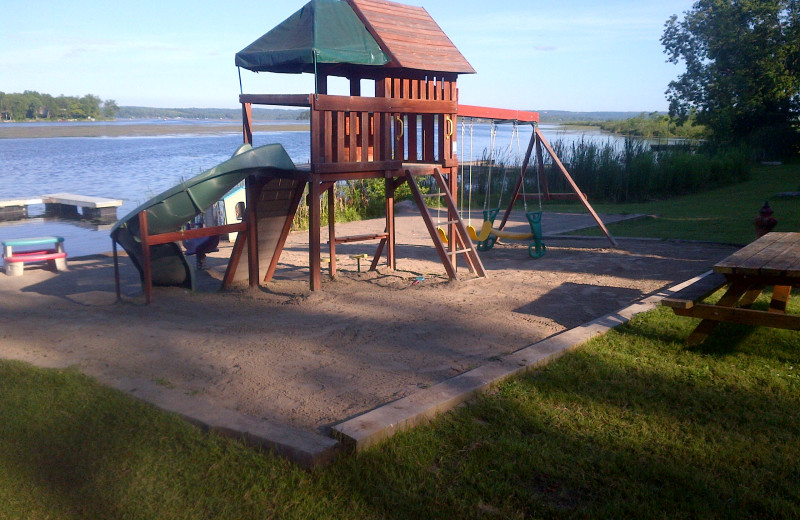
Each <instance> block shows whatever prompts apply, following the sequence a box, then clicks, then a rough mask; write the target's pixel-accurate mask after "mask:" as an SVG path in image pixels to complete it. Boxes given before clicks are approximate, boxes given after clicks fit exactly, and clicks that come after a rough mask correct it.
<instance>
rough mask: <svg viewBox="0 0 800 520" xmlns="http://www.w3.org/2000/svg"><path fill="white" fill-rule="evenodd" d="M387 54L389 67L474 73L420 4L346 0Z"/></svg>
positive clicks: (376, 0)
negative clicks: (417, 5)
mask: <svg viewBox="0 0 800 520" xmlns="http://www.w3.org/2000/svg"><path fill="white" fill-rule="evenodd" d="M346 1H347V3H348V4H350V6H351V7H352V8H353V11H355V13H356V15H358V17H359V18H360V19H361V21H362V22H364V25H365V26H366V28H367V30H368V31H369V33H370V34H372V36H373V38H375V40H376V41H377V42H378V45H380V47H381V49H382V50H383V52H384V53H386V54H387V55H388V56H389V58H390V60H391V61H390V62H389V64H388V65H386V66H388V67H401V68H407V69H416V70H424V71H435V72H451V73H456V74H474V73H475V69H473V68H472V66H471V65H470V64H469V62H468V61H467V60H466V58H464V56H463V55H462V54H461V52H459V50H458V49H457V48H456V46H455V45H453V42H452V41H450V38H448V37H447V35H446V34H445V33H444V31H442V28H441V27H439V24H437V23H436V22H435V21H434V20H433V18H431V15H429V14H428V11H426V10H425V9H424V8H422V7H415V6H410V5H404V4H399V3H396V2H387V1H386V0H346Z"/></svg>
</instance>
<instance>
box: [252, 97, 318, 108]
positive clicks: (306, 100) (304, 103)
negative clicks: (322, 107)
mask: <svg viewBox="0 0 800 520" xmlns="http://www.w3.org/2000/svg"><path fill="white" fill-rule="evenodd" d="M313 97H314V94H240V95H239V102H240V103H251V104H253V105H276V106H284V107H306V108H308V107H311V102H312V99H313Z"/></svg>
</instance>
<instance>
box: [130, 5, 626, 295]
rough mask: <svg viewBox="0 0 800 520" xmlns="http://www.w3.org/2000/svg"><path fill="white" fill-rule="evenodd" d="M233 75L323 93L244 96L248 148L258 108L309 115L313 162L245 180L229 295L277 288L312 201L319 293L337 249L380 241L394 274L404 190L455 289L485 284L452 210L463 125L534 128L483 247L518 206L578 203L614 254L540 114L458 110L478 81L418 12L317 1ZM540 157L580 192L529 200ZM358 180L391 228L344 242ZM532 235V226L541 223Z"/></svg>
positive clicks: (313, 279)
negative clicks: (346, 207)
mask: <svg viewBox="0 0 800 520" xmlns="http://www.w3.org/2000/svg"><path fill="white" fill-rule="evenodd" d="M236 65H237V66H238V67H239V68H240V78H241V68H244V69H247V70H251V71H255V72H277V73H310V74H313V75H314V81H315V92H313V93H311V94H246V93H243V92H242V93H241V95H240V96H239V99H240V102H241V105H242V119H243V138H244V141H245V143H250V144H252V143H253V130H252V129H253V117H252V107H253V105H271V106H290V107H303V108H307V109H309V110H310V116H311V121H310V126H311V139H310V143H311V153H310V159H311V161H310V164H308V165H304V166H298V167H297V168H296V169H293V170H283V171H272V172H270V173H268V174H260V175H250V176H248V177H247V178H246V182H245V184H246V207H247V211H246V213H245V216H244V220H243V222H242V224H241V225H240V226H239V228H240V229H238V230H241V231H243V232H240V233H238V236H237V239H236V242H235V244H234V247H233V251H232V253H231V258H230V261H229V263H228V269H227V272H226V273H225V276H224V279H223V287H224V286H225V285H227V284H230V283H232V282H234V281H245V280H249V284H250V285H251V286H257V285H259V284H260V283H262V282H268V281H270V280H271V279H272V277H273V275H274V273H275V270H276V267H277V266H278V260H279V258H280V255H281V252H282V250H283V247H284V244H285V242H286V239H287V236H288V234H289V231H290V228H291V225H292V220H293V218H294V216H295V212H296V211H297V208H298V206H299V204H301V203H302V202H303V195H304V193H306V194H307V196H306V197H307V198H306V201H305V203H306V204H308V208H309V268H310V288H311V290H317V289H320V287H321V283H322V276H321V272H322V263H323V260H327V261H328V262H329V263H330V265H329V268H330V274H331V276H335V275H336V269H337V266H336V247H337V245H339V244H344V243H349V242H356V241H369V240H371V241H377V247H376V251H375V254H374V256H373V258H372V262H371V266H370V268H371V269H374V268H375V267H376V266H377V264H378V263H379V262H380V260H381V258H382V257H383V256H384V255H385V257H386V264H387V265H388V267H389V268H392V269H394V268H395V263H396V258H395V215H394V199H395V192H396V190H397V189H398V187H400V186H401V185H402V184H404V183H407V184H408V186H409V187H410V189H411V193H412V195H413V199H414V201H415V203H416V205H417V207H418V208H419V211H420V213H421V215H422V218H423V220H424V222H425V225H426V227H427V229H428V232H429V233H430V236H431V240H432V241H433V244H434V246H435V248H436V251H437V252H438V255H439V258H440V259H441V262H442V265H443V266H444V269H445V271H446V273H447V276H448V277H449V278H451V279H454V278H456V271H457V263H458V262H457V258H458V257H459V256H462V257H463V260H465V262H466V267H468V268H469V270H470V271H471V272H472V273H474V275H475V276H478V277H483V276H486V271H485V270H484V267H483V264H482V262H481V259H480V257H479V256H478V254H477V251H476V246H475V245H474V244H473V239H479V238H481V236H480V235H479V233H478V232H477V231H471V230H468V229H467V226H466V225H465V223H464V221H463V220H462V218H461V216H460V214H459V212H458V210H457V206H456V202H455V201H456V200H457V198H456V197H457V192H458V188H459V185H458V178H459V161H458V156H457V154H456V152H455V150H456V146H455V145H456V139H457V127H458V121H459V119H458V118H459V117H461V118H478V119H481V120H491V121H495V122H514V123H520V124H529V125H532V127H533V132H532V136H531V140H530V143H529V144H528V148H527V153H526V154H525V158H524V162H523V165H522V169H521V173H520V175H519V178H518V179H517V181H516V186H515V188H514V190H513V192H512V196H511V199H510V201H509V203H508V206H507V208H506V210H505V212H504V214H503V216H502V220H501V223H500V225H499V229H494V232H492V231H491V222H489V226H488V228H487V227H486V224H484V228H483V229H482V230H481V232H482V233H481V235H484V239H483V240H482V241H483V242H484V244H486V242H485V241H486V236H491V235H492V234H493V233H497V234H498V235H499V234H500V233H502V231H501V230H502V228H503V227H504V226H505V225H506V223H507V221H508V218H509V215H510V213H511V209H512V207H513V206H514V203H515V202H516V201H517V200H518V199H519V198H520V197H539V198H540V199H541V198H544V199H547V200H550V199H556V198H566V197H569V198H573V199H576V200H580V201H581V202H582V203H583V204H584V205H585V206H586V208H587V209H588V210H589V212H590V213H591V214H592V216H593V217H594V218H595V220H596V221H597V224H598V225H599V226H600V227H601V228H602V229H603V231H604V232H605V233H606V235H607V236H608V238H609V240H611V241H612V243H613V238H611V236H610V235H609V234H608V231H607V230H606V228H605V226H604V225H603V223H602V222H601V221H600V219H599V217H598V216H597V215H596V213H595V212H594V210H593V209H592V208H591V206H590V205H589V203H588V200H587V199H586V196H585V194H583V193H582V192H581V191H580V189H579V188H578V186H577V185H576V184H575V183H574V181H573V180H572V178H571V177H570V176H569V173H568V172H567V170H566V169H565V168H564V166H563V165H562V164H561V162H560V161H559V160H558V158H557V157H556V155H555V153H554V151H553V149H552V148H551V147H550V145H549V144H548V142H547V141H546V140H545V139H544V137H543V136H542V134H541V132H540V130H539V128H538V125H537V124H538V121H539V115H538V113H535V112H524V111H517V110H506V109H495V108H487V107H476V106H466V105H459V103H458V89H457V85H456V83H457V79H458V76H459V75H460V74H472V73H474V72H475V70H474V69H473V68H472V66H471V65H470V64H469V63H468V62H467V60H466V59H465V58H464V57H463V56H462V55H461V53H460V52H459V51H458V49H457V48H456V47H455V46H454V45H453V43H452V42H451V41H450V39H449V38H448V37H447V36H446V35H445V34H444V32H443V31H442V30H441V28H440V27H439V26H438V25H437V24H436V22H435V21H434V20H433V19H432V18H431V17H430V15H429V14H428V12H427V11H426V10H425V9H423V8H421V7H413V6H408V5H403V4H398V3H394V2H388V1H384V0H312V1H311V2H309V3H308V4H306V5H305V6H304V7H303V8H302V9H300V10H299V11H298V12H296V13H295V14H294V15H292V16H291V17H289V18H288V19H287V20H285V21H284V22H282V23H281V24H280V25H278V26H277V27H275V28H274V29H273V30H271V31H270V32H268V33H267V34H265V35H264V36H262V37H261V38H259V39H258V40H256V41H255V42H253V43H252V44H251V45H250V46H248V47H246V48H245V49H243V50H242V51H240V52H239V53H237V54H236ZM332 77H340V78H345V79H346V80H347V81H348V82H349V95H332V94H329V93H328V92H329V78H332ZM365 85H366V86H367V87H366V88H365ZM373 85H374V89H373ZM543 148H544V150H546V151H547V153H548V154H549V156H550V158H551V160H552V163H553V164H554V165H555V166H556V167H557V168H558V169H559V170H560V171H561V173H562V174H563V175H564V176H565V177H566V179H567V180H568V182H569V184H570V185H571V186H572V188H573V190H574V192H573V193H569V194H554V193H549V191H548V190H547V184H546V182H541V183H540V186H541V187H542V189H541V190H540V193H534V194H522V195H521V194H520V188H521V186H523V181H524V178H525V175H526V173H527V172H528V169H529V168H528V166H529V164H530V163H531V158H532V157H534V151H535V161H536V167H535V169H534V170H535V171H534V173H535V174H536V175H538V176H539V179H540V181H542V180H544V179H543V177H544V165H545V163H544V154H543ZM422 178H428V179H430V180H428V179H426V180H425V183H424V184H425V185H432V186H436V187H437V188H438V190H437V191H436V193H434V194H424V193H423V191H424V190H422V189H420V185H421V184H423V183H422V182H421V180H422ZM356 179H383V182H384V184H385V194H386V200H385V208H386V224H385V229H384V231H383V232H382V233H377V234H369V235H359V236H337V234H336V228H335V224H334V219H335V214H334V200H335V197H336V196H337V190H336V186H337V183H339V182H342V181H349V180H356ZM431 180H432V181H433V182H431ZM325 193H327V194H328V197H327V202H328V231H329V238H328V247H327V251H326V255H325V256H326V258H323V250H322V244H321V226H322V225H323V223H322V208H321V202H322V196H323V194H325ZM426 196H435V197H437V198H439V199H440V201H441V203H442V204H444V206H445V207H446V209H447V219H446V221H444V222H442V226H443V227H444V229H443V232H442V233H440V232H438V231H437V223H436V222H434V219H433V218H432V216H431V214H430V212H429V211H428V207H427V205H426V203H425V198H426ZM495 214H496V213H495ZM487 220H489V221H491V220H492V219H487ZM531 224H532V226H533V222H531ZM145 225H146V222H145ZM487 229H488V231H487ZM217 232H218V229H217V228H206V229H204V230H193V232H192V233H193V235H192V236H193V237H196V236H199V235H202V234H208V235H210V234H213V233H217ZM498 235H495V237H496V236H498ZM172 236H173V237H174V236H176V234H175V233H173V234H172ZM529 236H530V235H529ZM156 238H157V237H156ZM178 238H182V237H178ZM511 238H513V237H511ZM254 245H255V247H253V246H254ZM145 247H146V245H145ZM143 283H144V285H145V293H146V297H147V299H148V301H149V300H150V297H151V296H150V291H151V289H150V287H149V280H146V279H143Z"/></svg>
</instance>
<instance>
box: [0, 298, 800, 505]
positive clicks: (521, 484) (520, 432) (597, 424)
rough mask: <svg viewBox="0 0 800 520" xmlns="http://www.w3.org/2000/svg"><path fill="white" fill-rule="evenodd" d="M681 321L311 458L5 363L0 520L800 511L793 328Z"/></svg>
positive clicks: (637, 323) (613, 340) (799, 397)
mask: <svg viewBox="0 0 800 520" xmlns="http://www.w3.org/2000/svg"><path fill="white" fill-rule="evenodd" d="M758 305H761V306H764V305H766V296H764V297H762V300H761V301H760V302H759V303H758ZM790 310H792V311H793V312H798V310H800V309H798V306H797V305H796V304H794V303H792V308H791V309H790ZM693 324H694V321H693V320H689V319H682V318H677V317H675V316H673V315H672V313H671V312H670V311H669V310H668V309H665V308H660V309H657V310H656V311H653V312H650V313H646V314H643V315H640V316H639V317H637V318H635V319H634V320H633V321H632V322H631V323H630V324H628V325H625V326H622V327H620V328H618V329H616V330H613V331H611V332H609V333H607V334H605V335H604V336H602V337H599V338H596V339H594V340H592V341H590V342H589V343H588V344H587V345H585V346H584V347H582V348H581V349H579V350H577V351H575V352H573V353H571V354H568V355H567V356H565V357H564V358H562V359H560V360H559V361H557V362H555V363H553V364H551V365H549V366H547V367H545V368H543V369H541V370H539V371H537V372H535V373H532V374H530V375H528V376H525V377H521V378H518V379H515V380H512V381H510V382H508V383H505V384H503V385H501V386H500V387H499V388H497V389H496V390H495V391H493V392H491V393H490V394H489V395H485V396H483V397H481V398H479V399H478V400H477V401H475V402H473V403H471V404H469V405H468V406H466V407H465V408H461V409H459V410H457V411H454V412H451V413H448V414H446V415H444V416H442V417H440V418H439V419H437V420H436V421H434V422H433V423H432V424H430V425H427V426H424V427H420V428H416V429H414V430H412V431H409V432H405V433H402V434H399V435H397V436H395V437H393V438H392V439H390V440H389V441H388V442H385V443H383V444H381V445H379V446H377V447H376V448H373V449H370V450H367V451H366V452H364V453H362V454H360V455H353V456H347V457H343V458H341V459H340V460H339V461H337V462H336V463H334V464H333V465H331V466H328V467H326V468H322V469H319V470H316V471H314V472H307V471H304V470H302V469H300V468H298V467H296V466H294V465H293V464H291V463H289V462H287V461H285V460H282V459H281V458H279V457H276V456H273V455H272V454H270V453H267V452H263V451H260V450H257V449H253V448H250V447H247V446H245V445H244V444H242V443H240V442H238V441H236V440H230V439H225V438H222V437H219V436H217V435H214V434H207V433H203V432H201V431H200V430H198V429H196V428H194V427H192V426H190V425H189V424H187V423H185V422H184V421H182V420H180V419H179V418H177V417H175V416H173V415H170V414H166V413H163V412H160V411H158V410H156V409H154V408H153V407H151V406H149V405H146V404H143V403H141V402H138V401H135V400H132V399H130V398H129V397H127V396H125V395H123V394H121V393H119V392H116V391H113V390H110V389H108V388H105V387H103V386H101V385H99V384H97V383H96V382H94V381H93V380H91V379H90V378H88V377H85V376H83V375H80V374H79V373H77V372H76V371H72V370H67V371H59V370H45V369H36V368H32V367H30V366H29V365H26V364H23V363H19V362H12V361H3V362H0V417H2V418H3V420H2V421H0V454H2V455H0V518H3V519H7V518H8V519H11V518H20V519H23V518H24V519H40V518H41V519H45V518H58V519H72V518H93V519H104V518H108V519H112V518H113V519H121V518H142V519H155V518H169V519H183V518H186V519H198V518H233V519H247V518H397V519H406V518H447V519H453V518H459V519H461V518H670V519H672V518H797V517H800V416H799V414H800V339H799V338H798V337H797V334H796V333H795V332H790V331H781V330H773V329H764V328H758V329H752V328H749V327H743V326H735V325H721V326H720V329H719V330H718V331H717V333H715V334H714V335H713V336H712V337H711V338H710V339H709V340H708V341H707V342H706V343H705V344H704V345H703V346H701V347H698V348H687V347H686V346H685V345H684V343H683V340H684V339H685V338H686V336H687V335H688V333H689V332H690V330H691V327H692V326H693Z"/></svg>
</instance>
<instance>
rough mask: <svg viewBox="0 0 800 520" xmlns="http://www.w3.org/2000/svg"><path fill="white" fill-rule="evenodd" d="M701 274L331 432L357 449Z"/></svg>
mask: <svg viewBox="0 0 800 520" xmlns="http://www.w3.org/2000/svg"><path fill="white" fill-rule="evenodd" d="M707 274H708V273H703V274H701V275H699V276H696V277H694V278H692V279H690V280H687V281H685V282H683V283H680V284H677V285H674V286H672V287H670V288H667V289H662V290H661V291H659V292H657V293H654V294H652V295H650V296H648V297H645V298H643V299H641V300H639V301H637V302H635V303H633V304H632V305H629V306H628V307H625V308H623V309H620V310H618V311H617V312H614V313H611V314H607V315H605V316H603V317H601V318H597V319H596V320H593V321H590V322H588V323H585V324H584V325H581V326H579V327H575V328H573V329H570V330H567V331H565V332H562V333H560V334H557V335H555V336H551V337H550V338H547V339H545V340H543V341H540V342H538V343H534V344H533V345H530V346H528V347H525V348H523V349H521V350H518V351H517V352H514V353H513V354H511V355H509V356H506V357H504V358H503V359H501V360H499V361H496V362H489V363H487V364H485V365H482V366H480V367H478V368H475V369H473V370H470V371H469V372H465V373H463V374H460V375H458V376H456V377H453V378H451V379H448V380H447V381H443V382H442V383H439V384H437V385H434V386H432V387H430V388H428V389H425V390H421V391H419V392H416V393H414V394H412V395H410V396H408V397H405V398H403V399H399V400H397V401H394V402H392V403H389V404H386V405H383V406H381V407H379V408H376V409H374V410H371V411H369V412H366V413H364V414H362V415H359V416H357V417H355V418H353V419H350V420H347V421H344V422H342V423H339V424H337V425H336V426H334V427H333V435H334V436H336V437H337V438H339V439H341V440H342V441H343V442H344V443H345V444H346V445H347V446H348V447H349V448H354V449H355V450H356V451H360V450H363V449H365V448H367V447H369V446H372V445H374V444H376V443H378V442H380V441H381V440H383V439H387V438H389V437H391V436H392V435H394V434H395V433H398V432H400V431H403V430H407V429H409V428H412V427H414V426H417V425H419V424H421V423H424V422H427V421H429V420H430V419H432V418H433V417H435V416H437V415H439V414H440V413H442V412H446V411H448V410H451V409H453V408H455V407H456V406H458V405H459V404H461V403H463V402H464V401H467V400H469V399H471V398H473V397H475V396H476V395H477V394H479V393H480V392H484V391H486V390H487V389H489V388H491V387H493V386H495V385H497V384H499V383H501V382H503V381H505V380H507V379H509V378H511V377H514V376H516V375H519V374H522V373H524V372H528V371H530V370H534V369H536V368H538V367H541V366H543V365H545V364H547V363H549V362H551V361H553V360H555V359H557V358H559V357H560V356H562V355H564V354H565V353H566V352H568V351H569V350H572V349H574V348H576V347H578V346H579V345H581V344H583V343H585V342H586V341H587V340H589V339H591V338H592V337H594V336H597V335H599V334H603V333H605V332H608V331H609V330H610V329H612V328H614V327H617V326H619V325H622V324H623V323H627V322H628V321H630V319H631V318H633V317H634V316H635V315H637V314H639V313H642V312H646V311H649V310H652V309H654V308H655V307H656V306H657V305H658V303H659V302H660V301H661V300H662V299H664V298H666V297H667V296H670V295H672V294H674V293H675V292H677V291H679V290H681V289H683V288H684V287H686V286H688V285H691V284H693V283H694V282H696V281H698V280H700V279H702V278H704V277H705V276H706V275H707Z"/></svg>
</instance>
